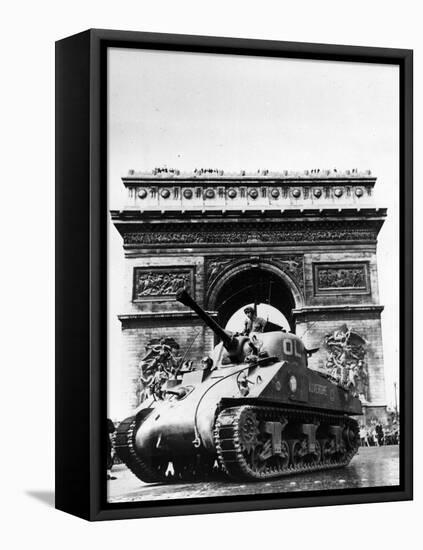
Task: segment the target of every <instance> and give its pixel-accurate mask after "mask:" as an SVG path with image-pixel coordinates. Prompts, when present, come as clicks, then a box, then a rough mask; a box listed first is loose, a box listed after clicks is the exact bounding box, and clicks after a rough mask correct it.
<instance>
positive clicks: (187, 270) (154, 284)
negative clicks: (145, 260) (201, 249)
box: [132, 267, 194, 302]
mask: <svg viewBox="0 0 423 550" xmlns="http://www.w3.org/2000/svg"><path fill="white" fill-rule="evenodd" d="M193 287H194V268H193V267H170V268H169V267H157V268H149V267H135V268H134V280H133V294H132V296H133V300H134V302H137V301H144V300H151V299H160V298H161V297H163V298H166V299H167V298H169V296H174V295H175V294H176V293H177V292H178V290H181V289H183V288H186V289H187V290H190V291H191V292H193V291H194V288H193Z"/></svg>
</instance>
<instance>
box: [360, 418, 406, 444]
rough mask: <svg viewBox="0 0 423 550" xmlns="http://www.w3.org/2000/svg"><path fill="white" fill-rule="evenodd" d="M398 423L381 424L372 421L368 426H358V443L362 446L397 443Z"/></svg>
mask: <svg viewBox="0 0 423 550" xmlns="http://www.w3.org/2000/svg"><path fill="white" fill-rule="evenodd" d="M399 436H400V434H399V425H398V424H397V423H392V424H386V425H382V424H381V423H380V422H377V421H373V422H371V423H370V425H369V426H365V425H364V424H363V425H361V427H360V444H361V446H362V447H380V446H382V445H398V444H399Z"/></svg>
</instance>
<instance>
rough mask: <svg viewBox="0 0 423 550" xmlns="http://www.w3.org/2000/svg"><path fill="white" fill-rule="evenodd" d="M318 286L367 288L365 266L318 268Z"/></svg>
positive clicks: (323, 287)
mask: <svg viewBox="0 0 423 550" xmlns="http://www.w3.org/2000/svg"><path fill="white" fill-rule="evenodd" d="M317 285H318V288H319V289H325V288H365V287H366V274H365V266H364V265H362V266H354V267H333V268H332V267H325V268H321V267H318V268H317Z"/></svg>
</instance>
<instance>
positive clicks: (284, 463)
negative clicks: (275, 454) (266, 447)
mask: <svg viewBox="0 0 423 550" xmlns="http://www.w3.org/2000/svg"><path fill="white" fill-rule="evenodd" d="M289 460H290V455H289V445H288V442H287V441H282V444H281V454H280V457H279V463H280V467H281V469H282V470H286V469H287V468H288V466H289Z"/></svg>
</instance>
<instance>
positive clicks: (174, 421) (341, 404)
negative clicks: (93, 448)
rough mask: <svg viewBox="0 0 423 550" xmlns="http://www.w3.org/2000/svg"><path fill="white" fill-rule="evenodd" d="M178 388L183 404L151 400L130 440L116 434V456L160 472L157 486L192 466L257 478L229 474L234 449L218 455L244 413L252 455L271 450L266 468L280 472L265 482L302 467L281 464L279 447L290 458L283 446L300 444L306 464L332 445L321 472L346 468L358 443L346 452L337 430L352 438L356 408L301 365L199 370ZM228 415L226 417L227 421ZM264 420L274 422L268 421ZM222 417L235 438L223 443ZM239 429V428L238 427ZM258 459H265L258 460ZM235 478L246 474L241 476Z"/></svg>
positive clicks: (346, 395) (345, 395) (284, 363)
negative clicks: (170, 471) (251, 430)
mask: <svg viewBox="0 0 423 550" xmlns="http://www.w3.org/2000/svg"><path fill="white" fill-rule="evenodd" d="M276 351H277V350H276ZM180 387H182V388H184V389H185V390H186V394H185V395H184V396H183V397H182V398H176V397H172V398H169V399H163V400H155V399H152V398H150V399H149V400H148V401H147V402H145V403H143V404H142V405H141V407H140V408H139V409H138V410H137V411H136V414H135V415H134V417H133V422H132V424H131V425H132V432H131V434H129V435H128V433H127V431H128V430H127V431H126V432H125V433H123V432H124V429H123V428H122V430H118V433H119V434H120V435H118V438H117V440H118V445H117V449H116V450H117V452H118V454H119V455H120V456H122V458H123V460H124V461H125V462H126V463H127V464H128V465H129V466H130V467H131V464H132V463H131V460H132V459H133V458H134V456H135V457H140V460H141V461H144V462H145V463H146V464H147V465H149V467H150V468H151V469H152V471H153V472H154V471H156V470H157V469H159V470H160V476H159V477H160V479H167V478H166V477H163V476H164V469H165V468H166V467H167V465H168V464H169V463H172V464H173V466H175V464H177V463H179V464H185V465H186V464H190V466H189V469H190V473H191V474H192V472H193V471H194V470H195V468H196V467H195V464H194V463H196V464H197V468H198V464H205V463H207V464H208V465H209V469H210V468H212V467H213V462H214V461H215V459H217V462H218V464H219V467H220V469H221V470H222V471H223V472H224V473H225V474H226V475H229V476H230V477H241V478H245V479H257V478H261V474H257V475H256V476H254V475H252V474H251V472H250V474H247V473H246V471H247V470H248V468H246V467H244V469H242V468H241V470H239V468H238V467H236V468H235V469H233V468H232V469H231V467H228V465H227V464H226V462H227V461H228V452H229V451H232V454H231V452H229V455H230V456H231V457H232V456H233V454H234V453H233V449H222V441H223V440H225V439H229V440H231V438H233V437H235V436H234V434H235V432H237V430H238V431H239V430H242V429H243V425H242V422H245V419H244V416H245V411H249V417H251V418H249V422H250V424H251V423H252V424H254V423H257V426H258V427H257V429H256V430H255V431H256V432H257V433H256V436H255V437H256V439H257V440H258V442H257V446H258V448H259V447H260V445H263V444H266V445H267V447H269V445H270V447H271V450H270V451H269V450H267V451H266V452H267V454H268V453H269V452H270V453H271V454H270V455H269V458H271V457H272V456H273V458H272V459H271V460H270V463H272V460H273V462H276V463H277V464H279V466H280V467H276V466H273V467H272V469H271V472H270V470H269V472H268V474H266V475H268V477H274V476H275V475H285V474H287V473H295V472H296V471H302V468H303V466H304V465H300V464H293V460H292V459H289V463H288V464H285V462H284V461H283V460H280V452H281V449H280V446H281V445H280V440H282V441H283V445H282V446H283V448H284V449H285V445H286V446H287V453H288V455H289V453H291V454H292V453H294V451H293V450H291V451H290V449H289V446H291V447H292V446H293V445H294V447H295V445H297V443H296V442H298V441H299V442H301V444H302V445H303V447H304V448H303V450H302V452H303V453H304V452H306V451H307V453H306V454H307V455H308V456H309V459H310V457H311V456H312V455H313V453H314V455H313V456H316V452H315V449H316V448H317V449H318V448H319V445H320V443H319V441H323V444H324V445H329V442H330V445H332V448H331V454H330V456H331V457H332V459H331V460H332V462H330V461H328V460H327V457H326V458H325V459H323V458H322V460H320V461H318V462H319V464H318V467H319V468H323V467H335V466H339V465H344V464H345V463H347V462H348V461H349V460H350V459H351V458H352V456H353V454H354V452H355V451H356V449H355V451H354V452H352V451H353V448H355V446H356V444H357V441H356V440H354V443H353V445H349V442H348V441H347V442H345V441H344V439H345V438H344V439H343V437H344V436H343V431H345V430H347V431H348V429H349V428H346V426H347V424H348V426H351V430H350V431H351V433H352V432H357V430H358V427H357V426H356V423H355V424H354V421H353V420H352V419H351V420H350V419H348V416H350V415H358V414H361V404H360V401H359V400H358V399H357V398H355V397H353V396H352V394H351V393H350V392H348V391H347V390H345V389H343V388H341V387H339V386H336V385H335V384H333V383H332V382H330V381H329V380H328V379H327V378H325V377H323V376H322V375H321V374H319V373H317V372H314V371H312V370H310V369H308V368H307V367H306V366H305V365H304V364H302V362H301V361H293V360H291V361H286V360H285V361H276V362H273V363H272V362H270V364H269V363H267V364H266V362H264V364H255V365H251V364H248V363H242V364H238V365H236V364H231V365H228V366H226V367H221V368H218V369H216V370H215V371H212V373H211V374H209V376H206V375H205V373H204V372H203V371H195V372H192V373H187V374H186V375H185V376H184V378H183V379H182V381H181V383H180ZM225 411H226V412H225ZM228 411H231V413H230V414H229V416H228V414H227V412H228ZM240 411H241V413H240ZM269 411H271V413H270V412H269ZM222 415H223V416H222ZM231 415H233V418H232V417H231ZM269 415H270V417H272V418H271V419H270V420H269V419H267V420H266V418H267V416H269ZM270 417H269V418H270ZM222 418H223V419H224V420H225V419H226V420H225V422H226V423H227V422H228V421H230V422H232V424H231V426H232V428H231V429H232V430H233V433H232V434H230V435H229V437H227V438H225V437H223V436H224V435H225V434H226V435H228V434H227V433H226V432H228V429H227V426H226V424H225V422H223V421H222ZM253 418H254V420H252V419H253ZM228 419H229V420H228ZM222 422H223V423H222ZM238 422H241V425H240V426H238V424H237V423H238ZM313 426H314V427H313ZM126 428H127V427H126ZM338 428H339V429H338ZM257 430H258V431H257ZM266 430H267V431H266ZM269 430H270V432H269ZM230 431H231V430H229V432H230ZM269 433H270V439H269ZM275 434H276V435H275ZM348 437H350V436H348ZM348 437H347V440H348ZM351 437H352V436H351ZM356 439H357V440H358V438H356ZM231 441H232V442H230V441H226V442H224V444H223V445H229V447H230V446H231V445H233V446H234V448H235V447H238V448H239V447H240V443H239V442H237V441H235V440H231ZM260 441H261V442H260ZM269 441H270V443H269ZM263 442H264V443H263ZM316 442H317V443H316ZM346 443H348V445H347V444H346ZM128 445H130V446H131V450H132V451H131V452H132V455H131V456H132V458H129V459H128V452H127V447H128ZM241 447H242V445H241ZM344 447H345V448H344ZM347 447H348V448H347ZM272 449H273V450H272ZM275 449H276V454H275V452H274V451H275ZM294 450H295V449H294ZM244 451H245V449H244ZM244 451H243V456H244V455H245V456H247V455H249V453H250V451H251V449H248V445H247V451H246V454H245V452H244ZM225 453H226V454H225ZM272 453H273V454H272ZM328 453H329V451H328ZM351 453H352V454H351ZM235 454H236V453H235ZM282 454H283V453H282ZM317 454H318V453H317ZM262 456H265V455H263V453H262ZM266 456H267V455H266ZM304 456H305V455H304ZM328 456H329V455H328ZM225 457H226V458H225ZM238 458H240V457H238ZM247 459H249V457H248V456H247ZM237 460H238V459H236V460H235V462H236V461H237ZM240 460H241V459H240ZM266 460H267V459H266ZM241 462H242V460H241ZM314 462H316V461H314ZM229 463H230V462H228V464H229ZM309 463H310V464H313V460H311V459H310V460H307V467H309ZM158 465H159V466H158ZM314 466H315V467H317V465H316V464H315V465H314ZM131 469H132V468H131ZM200 469H201V468H200ZM206 469H207V468H206ZM240 471H242V472H244V474H243V475H241V474H240ZM234 472H235V473H234ZM203 473H204V472H202V474H203ZM136 475H138V477H140V478H141V479H144V480H146V479H145V478H146V477H147V478H150V477H151V476H149V475H147V476H145V475H144V474H143V473H141V475H140V473H139V472H138V473H136ZM143 475H144V477H143ZM257 476H258V477H257ZM153 477H154V476H153ZM179 477H181V476H180V475H179Z"/></svg>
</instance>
